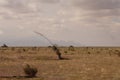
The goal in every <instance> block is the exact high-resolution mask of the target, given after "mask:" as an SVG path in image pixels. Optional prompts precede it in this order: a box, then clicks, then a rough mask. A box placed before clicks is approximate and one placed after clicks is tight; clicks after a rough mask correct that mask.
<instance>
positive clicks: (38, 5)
mask: <svg viewBox="0 0 120 80" xmlns="http://www.w3.org/2000/svg"><path fill="white" fill-rule="evenodd" d="M33 31H38V32H40V33H42V34H44V35H45V36H47V37H48V38H49V39H50V40H51V41H53V42H54V43H55V44H59V45H78V46H81V45H82V46H83V45H84V46H120V0H0V45H2V44H3V43H6V44H8V45H12V46H30V45H32V46H37V45H39V46H41V45H49V43H48V42H47V41H46V40H45V39H43V38H42V37H40V36H38V35H37V34H35V33H34V32H33Z"/></svg>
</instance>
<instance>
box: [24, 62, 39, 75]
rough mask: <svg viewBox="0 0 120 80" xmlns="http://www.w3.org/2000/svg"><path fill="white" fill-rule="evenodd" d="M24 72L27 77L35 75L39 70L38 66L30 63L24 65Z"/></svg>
mask: <svg viewBox="0 0 120 80" xmlns="http://www.w3.org/2000/svg"><path fill="white" fill-rule="evenodd" d="M24 72H25V74H26V75H27V77H35V76H36V74H37V72H38V70H37V68H34V67H31V66H30V65H29V64H27V65H26V66H25V67H24Z"/></svg>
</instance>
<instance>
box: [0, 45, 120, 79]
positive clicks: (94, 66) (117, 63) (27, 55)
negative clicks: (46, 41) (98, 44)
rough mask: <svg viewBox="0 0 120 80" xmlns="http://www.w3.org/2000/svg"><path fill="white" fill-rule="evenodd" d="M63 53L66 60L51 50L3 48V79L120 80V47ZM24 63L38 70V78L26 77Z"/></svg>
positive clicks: (0, 67) (0, 71) (0, 58)
mask: <svg viewBox="0 0 120 80" xmlns="http://www.w3.org/2000/svg"><path fill="white" fill-rule="evenodd" d="M60 51H61V53H62V56H63V57H64V58H65V59H64V60H58V59H57V55H56V54H55V52H54V51H53V50H52V49H51V48H44V47H39V48H27V47H26V48H25V47H24V48H7V49H2V48H0V77H1V78H0V80H120V56H119V52H120V48H75V51H69V50H68V48H60ZM65 51H67V53H65ZM25 64H30V65H33V66H35V67H36V68H37V69H38V73H37V77H35V78H25V77H24V76H25V74H24V71H23V67H24V65H25Z"/></svg>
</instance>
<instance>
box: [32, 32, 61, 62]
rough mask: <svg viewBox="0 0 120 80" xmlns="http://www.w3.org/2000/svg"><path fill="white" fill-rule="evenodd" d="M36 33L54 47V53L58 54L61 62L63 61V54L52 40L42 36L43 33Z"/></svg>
mask: <svg viewBox="0 0 120 80" xmlns="http://www.w3.org/2000/svg"><path fill="white" fill-rule="evenodd" d="M34 32H35V33H36V34H38V35H40V36H42V37H43V38H44V39H46V40H47V41H48V42H49V43H50V44H51V45H52V49H53V51H54V52H55V53H56V54H57V56H58V59H60V60H61V59H63V58H62V57H61V52H60V50H59V48H58V47H57V46H56V45H55V44H53V43H52V41H51V40H50V39H48V38H47V37H46V36H44V35H43V34H41V33H39V32H36V31H34Z"/></svg>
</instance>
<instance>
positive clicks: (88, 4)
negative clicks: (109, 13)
mask: <svg viewBox="0 0 120 80" xmlns="http://www.w3.org/2000/svg"><path fill="white" fill-rule="evenodd" d="M73 2H74V4H75V6H78V7H80V8H82V9H87V10H103V9H119V8H120V0H74V1H73Z"/></svg>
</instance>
